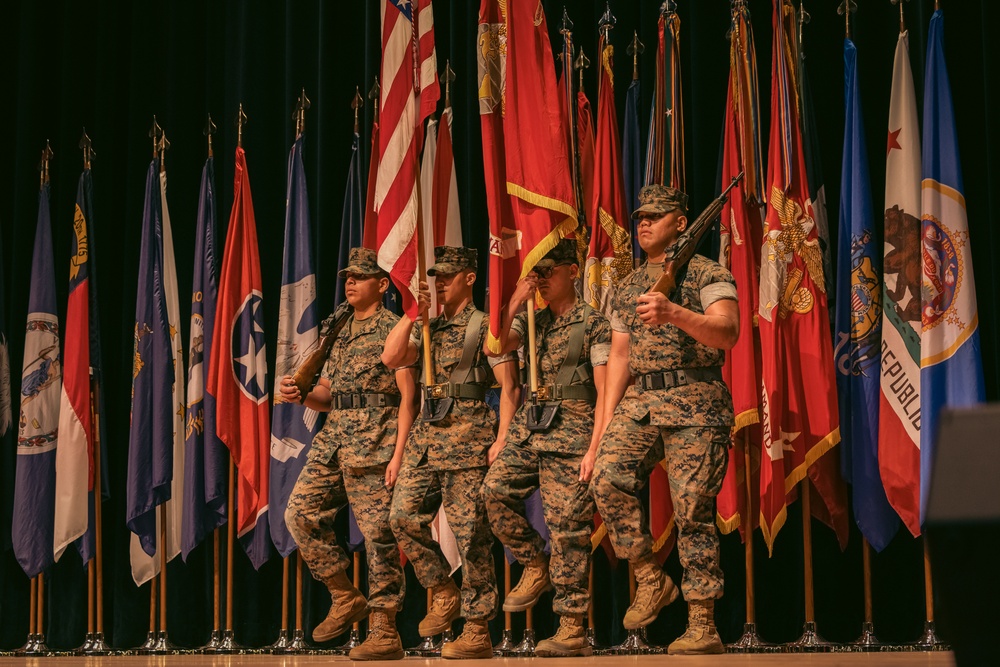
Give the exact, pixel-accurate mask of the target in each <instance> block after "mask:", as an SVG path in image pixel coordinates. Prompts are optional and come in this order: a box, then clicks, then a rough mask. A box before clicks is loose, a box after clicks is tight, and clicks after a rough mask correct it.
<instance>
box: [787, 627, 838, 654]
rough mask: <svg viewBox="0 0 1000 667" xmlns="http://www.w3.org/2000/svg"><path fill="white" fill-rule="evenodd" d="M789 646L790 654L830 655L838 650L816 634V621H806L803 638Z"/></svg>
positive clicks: (834, 645)
mask: <svg viewBox="0 0 1000 667" xmlns="http://www.w3.org/2000/svg"><path fill="white" fill-rule="evenodd" d="M787 646H788V651H789V652H790V653H830V652H831V651H833V650H834V649H835V648H836V644H831V643H830V642H828V641H826V640H825V639H823V638H822V637H820V635H819V633H818V632H816V623H815V621H806V623H805V625H804V626H803V627H802V636H801V637H799V638H798V639H797V640H795V641H794V642H792V643H791V644H788V645H787Z"/></svg>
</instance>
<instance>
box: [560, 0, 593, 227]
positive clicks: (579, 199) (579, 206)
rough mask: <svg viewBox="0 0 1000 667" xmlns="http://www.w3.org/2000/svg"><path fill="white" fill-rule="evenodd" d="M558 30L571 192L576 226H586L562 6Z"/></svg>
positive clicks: (569, 41)
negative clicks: (573, 198) (561, 44)
mask: <svg viewBox="0 0 1000 667" xmlns="http://www.w3.org/2000/svg"><path fill="white" fill-rule="evenodd" d="M559 32H560V33H561V34H562V36H563V51H562V64H563V81H564V86H565V87H566V91H565V92H566V115H567V118H566V120H567V122H568V123H569V150H570V155H569V157H570V167H571V168H572V173H573V192H574V193H575V194H576V211H577V221H578V224H577V227H578V228H580V227H586V222H587V221H586V214H585V211H584V205H583V186H582V184H581V183H580V141H579V138H578V137H577V133H576V114H575V113H574V110H575V109H576V101H575V100H574V99H573V77H572V76H571V74H572V68H573V22H572V21H571V20H570V18H569V13H568V12H567V11H566V7H565V6H563V14H562V24H561V25H560V27H559Z"/></svg>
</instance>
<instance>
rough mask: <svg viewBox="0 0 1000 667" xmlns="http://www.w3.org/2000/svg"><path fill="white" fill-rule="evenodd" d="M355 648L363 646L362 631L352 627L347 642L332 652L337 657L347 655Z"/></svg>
mask: <svg viewBox="0 0 1000 667" xmlns="http://www.w3.org/2000/svg"><path fill="white" fill-rule="evenodd" d="M355 646H361V631H360V630H358V629H357V628H354V627H352V628H351V634H349V635H348V636H347V641H346V642H344V643H343V644H341V645H340V646H338V647H336V648H335V649H333V651H332V652H333V653H334V654H335V655H347V654H348V653H350V652H351V649H352V648H354V647H355Z"/></svg>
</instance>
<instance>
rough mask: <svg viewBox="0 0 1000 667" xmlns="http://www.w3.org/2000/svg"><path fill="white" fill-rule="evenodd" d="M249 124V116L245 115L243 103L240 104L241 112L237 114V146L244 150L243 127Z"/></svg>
mask: <svg viewBox="0 0 1000 667" xmlns="http://www.w3.org/2000/svg"><path fill="white" fill-rule="evenodd" d="M248 122H249V119H248V118H247V115H246V114H245V113H243V103H242V102H240V111H239V113H238V114H236V146H237V148H243V126H244V125H246V124H247V123H248Z"/></svg>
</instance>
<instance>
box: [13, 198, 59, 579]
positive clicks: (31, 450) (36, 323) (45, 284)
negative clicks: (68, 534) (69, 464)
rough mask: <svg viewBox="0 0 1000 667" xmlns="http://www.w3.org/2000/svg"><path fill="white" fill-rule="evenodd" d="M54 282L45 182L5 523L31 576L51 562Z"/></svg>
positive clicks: (55, 358) (55, 425)
mask: <svg viewBox="0 0 1000 667" xmlns="http://www.w3.org/2000/svg"><path fill="white" fill-rule="evenodd" d="M55 282H56V276H55V267H54V266H53V263H52V218H51V215H50V212H49V184H48V182H46V183H45V184H44V185H42V188H41V190H40V192H39V193H38V220H37V223H36V226H35V248H34V252H33V254H32V259H31V293H30V296H29V297H28V323H27V327H26V328H25V334H24V364H23V366H22V370H21V413H20V417H19V419H18V423H19V429H18V434H17V469H16V471H15V476H14V515H13V520H12V526H11V541H12V542H13V545H14V556H15V557H16V558H17V562H18V563H19V564H20V565H21V569H23V570H24V573H25V574H26V575H28V577H29V578H30V577H35V576H37V575H38V574H39V573H41V572H43V571H44V570H45V569H46V568H48V567H49V565H51V564H52V562H53V554H52V543H53V534H54V533H53V530H54V517H55V482H56V479H55V478H56V474H55V472H56V468H55V465H56V444H57V438H58V434H59V396H60V393H61V392H62V360H61V358H60V356H59V319H58V316H57V315H56V312H57V311H56V285H55Z"/></svg>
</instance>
